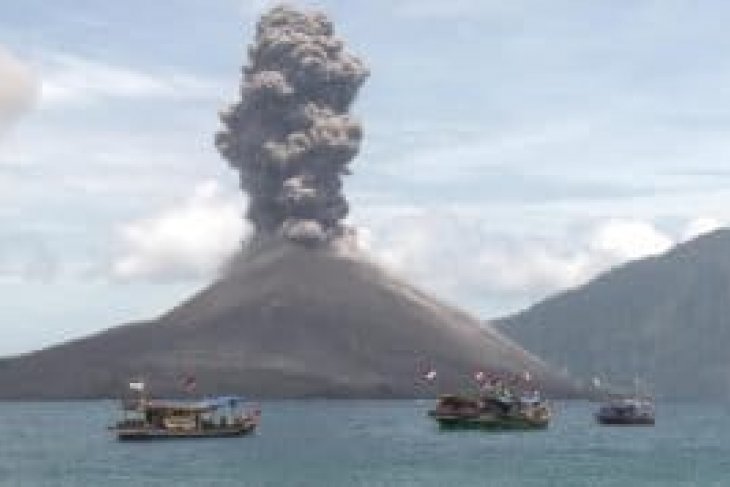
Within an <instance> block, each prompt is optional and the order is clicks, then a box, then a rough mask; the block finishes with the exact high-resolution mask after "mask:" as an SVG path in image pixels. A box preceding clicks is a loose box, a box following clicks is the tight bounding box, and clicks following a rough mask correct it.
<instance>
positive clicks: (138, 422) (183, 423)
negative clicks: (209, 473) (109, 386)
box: [110, 396, 260, 441]
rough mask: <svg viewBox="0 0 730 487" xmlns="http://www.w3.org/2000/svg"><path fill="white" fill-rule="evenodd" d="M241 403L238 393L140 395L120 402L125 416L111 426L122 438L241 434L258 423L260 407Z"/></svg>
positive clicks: (229, 435) (171, 437) (221, 436)
mask: <svg viewBox="0 0 730 487" xmlns="http://www.w3.org/2000/svg"><path fill="white" fill-rule="evenodd" d="M243 404H244V400H243V399H242V398H240V397H237V396H226V397H217V398H212V399H204V400H197V401H172V400H157V399H146V398H144V397H142V396H140V397H139V398H137V399H134V400H130V401H126V402H123V405H122V411H123V415H124V416H123V418H122V420H121V421H119V422H118V423H117V424H116V425H114V426H112V427H111V428H110V429H111V430H114V431H115V432H116V435H117V438H118V439H119V440H122V441H127V440H156V439H176V438H224V437H237V436H244V435H248V434H250V433H253V432H254V430H255V429H256V427H257V426H258V423H259V418H260V410H259V409H258V408H256V409H254V410H243V408H242V405H243Z"/></svg>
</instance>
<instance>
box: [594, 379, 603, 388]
mask: <svg viewBox="0 0 730 487" xmlns="http://www.w3.org/2000/svg"><path fill="white" fill-rule="evenodd" d="M593 387H595V388H596V389H598V388H599V387H601V379H599V378H598V377H594V378H593Z"/></svg>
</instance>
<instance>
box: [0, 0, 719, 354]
mask: <svg viewBox="0 0 730 487" xmlns="http://www.w3.org/2000/svg"><path fill="white" fill-rule="evenodd" d="M289 3H290V4H293V5H301V6H304V7H307V8H311V7H315V8H319V9H321V10H324V11H325V12H326V13H327V14H328V15H330V17H331V18H332V19H333V21H334V22H335V25H336V31H337V32H338V34H339V35H340V36H342V37H343V38H344V39H345V40H346V43H347V45H348V46H349V49H351V50H352V51H354V52H355V53H357V54H358V55H359V56H360V57H362V58H363V59H364V61H365V62H366V63H367V64H368V66H369V67H370V70H371V76H370V78H369V79H368V81H367V82H366V83H365V85H364V87H363V88H362V90H361V93H360V96H359V98H358V100H357V102H356V104H355V106H354V107H353V111H354V112H355V113H356V114H357V115H358V117H359V118H360V119H361V121H362V124H363V127H364V132H365V138H364V141H363V146H362V150H361V152H360V154H359V156H358V158H357V159H356V161H355V162H354V163H353V166H352V169H353V171H354V174H353V175H352V176H350V177H348V179H347V181H346V183H345V192H346V195H347V197H348V199H349V200H350V203H351V207H352V212H351V214H350V216H349V223H350V224H351V225H352V226H354V227H355V228H356V229H357V231H358V236H359V241H360V244H361V246H362V248H363V249H364V251H365V252H367V254H368V255H369V256H371V258H373V259H374V260H376V261H378V262H380V263H381V264H382V265H384V266H386V267H388V268H389V269H391V270H392V271H393V272H396V273H399V274H401V275H403V276H405V277H407V278H408V279H410V280H412V281H413V282H415V283H416V284H418V285H420V286H422V287H423V288H425V289H427V290H429V291H431V292H433V293H434V294H436V295H438V296H440V297H441V298H443V299H444V300H446V301H448V302H451V303H453V304H456V305H458V306H461V307H463V308H464V309H466V310H468V311H470V312H472V313H474V314H475V315H478V316H480V317H483V318H485V319H487V318H491V317H496V316H502V315H505V314H509V313H512V312H516V311H518V310H520V309H523V308H524V307H526V306H529V305H530V304H533V303H535V302H536V301H538V300H540V299H544V298H545V297H547V296H550V295H551V294H553V293H555V292H559V291H561V290H564V289H567V288H571V287H575V286H579V285H581V284H583V283H585V282H587V281H588V280H590V279H591V278H592V277H594V276H596V275H597V274H599V273H601V272H605V271H606V270H608V269H610V268H612V267H613V266H616V265H620V264H622V263H624V262H627V261H630V260H633V259H638V258H642V257H645V256H649V255H654V254H657V253H661V252H664V251H666V250H668V249H670V248H671V247H672V246H674V245H676V244H678V243H681V242H684V241H687V240H689V239H691V238H693V237H695V236H697V235H700V234H702V233H705V232H708V231H711V230H713V229H716V228H718V227H720V226H723V225H724V224H726V223H727V222H728V221H730V208H729V207H728V205H727V204H726V203H727V202H728V201H730V188H729V187H728V184H727V183H728V181H730V167H728V165H727V159H728V157H729V156H730V137H727V135H726V131H727V129H728V128H729V127H730V57H728V56H727V52H728V48H729V47H730V36H728V35H727V33H726V30H727V25H728V24H730V4H728V3H726V2H721V1H719V0H717V1H709V0H706V1H680V0H662V1H659V0H655V1H649V0H643V1H642V0H636V1H633V0H632V1H624V0H616V1H611V2H579V1H576V0H553V1H550V2H544V1H526V0H525V1H521V0H514V1H510V2H504V1H501V0H499V1H497V0H494V1H492V0H449V1H441V0H368V1H355V0H321V1H307V2H304V1H293V2H289ZM272 4H273V2H268V1H262V0H160V1H156V2H149V1H148V0H126V1H124V2H98V1H91V0H55V1H54V2H47V1H44V0H25V1H23V2H2V3H0V296H1V298H0V302H1V303H2V313H1V314H0V337H1V338H2V340H0V355H14V354H18V353H23V352H27V351H30V350H35V349H39V348H42V347H45V346H48V345H50V344H54V343H58V342H61V341H64V340H68V339H72V338H76V337H81V336H85V335H88V334H90V333H95V332H98V331H100V330H103V329H106V328H109V327H111V326H114V325H118V324H121V323H126V322H130V321H138V320H145V319H150V318H153V317H155V316H157V315H159V314H160V313H163V312H164V311H166V310H167V309H169V308H170V307H172V306H174V305H176V304H178V303H179V302H180V301H181V300H183V299H185V298H186V297H188V296H190V295H191V294H192V293H194V292H195V291H196V290H198V289H200V288H202V287H204V286H205V285H206V284H208V283H209V282H211V281H212V280H213V279H215V277H216V275H217V274H218V272H219V269H220V267H221V265H222V264H223V263H224V262H225V261H226V259H227V258H229V257H230V256H231V255H232V253H234V252H235V251H236V249H238V248H239V245H240V242H241V241H242V240H243V239H245V238H246V237H247V235H250V232H251V230H250V227H249V226H248V225H247V224H246V222H245V221H244V219H243V216H242V215H243V213H244V212H245V206H246V198H245V195H243V194H242V193H241V192H240V190H239V189H238V187H237V175H236V173H235V172H233V171H232V170H231V169H229V168H228V166H227V163H226V162H225V161H224V160H223V159H221V157H220V156H219V155H218V154H217V153H216V151H215V148H214V147H213V142H212V141H213V134H214V133H215V131H216V130H217V129H218V127H219V124H218V120H217V113H218V112H219V111H220V110H221V109H223V108H225V107H226V106H227V105H228V104H229V103H232V102H233V101H235V99H236V97H237V96H238V94H237V87H238V85H239V76H240V67H241V65H242V64H243V63H244V62H245V53H246V46H247V44H248V43H249V42H250V40H251V39H252V36H253V32H254V26H255V21H256V18H257V16H258V15H259V14H260V13H261V12H262V11H264V10H265V9H267V8H269V7H270V6H271V5H272Z"/></svg>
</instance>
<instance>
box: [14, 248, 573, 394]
mask: <svg viewBox="0 0 730 487" xmlns="http://www.w3.org/2000/svg"><path fill="white" fill-rule="evenodd" d="M432 367H433V368H435V370H436V371H437V374H438V375H437V380H436V384H435V385H434V386H428V385H426V384H424V383H423V381H422V380H421V379H420V377H421V375H422V374H424V373H425V372H426V371H428V370H430V369H431V368H432ZM479 369H482V370H485V369H486V370H492V371H497V370H507V371H512V372H514V373H522V372H523V371H525V370H529V371H530V372H531V373H532V375H533V376H534V377H535V381H536V382H537V383H539V384H541V385H543V386H544V387H545V388H546V389H547V390H548V391H549V392H552V393H553V394H557V395H565V394H570V393H572V391H573V390H572V386H571V385H570V384H568V383H567V381H565V379H563V378H562V377H558V376H556V375H555V374H553V373H552V372H551V371H550V370H549V369H548V368H547V367H546V366H545V364H544V363H543V362H542V361H540V360H539V359H537V358H536V357H535V356H533V355H531V354H529V353H527V352H526V351H524V350H523V349H522V348H520V347H519V346H517V345H516V344H515V343H513V342H512V341H510V340H509V339H507V338H505V337H504V336H502V335H501V334H500V333H499V332H497V331H496V330H494V329H492V328H490V327H487V328H483V327H480V323H479V321H478V320H476V319H475V318H473V317H471V316H469V315H467V314H465V313H463V312H460V311H458V310H456V309H454V308H451V307H449V306H447V305H445V304H443V303H441V302H439V301H437V300H436V299H434V298H432V297H430V296H428V295H426V294H424V293H422V292H420V291H418V290H416V289H414V288H413V287H411V286H410V285H408V284H406V283H404V282H403V281H401V280H399V279H397V278H395V277H392V276H390V275H389V274H387V273H386V272H384V271H383V270H381V269H380V268H378V267H377V266H375V265H373V264H371V263H369V262H368V261H367V260H365V259H364V258H362V256H359V255H350V254H347V255H346V254H345V253H342V252H339V251H336V250H335V249H333V248H307V247H303V246H301V245H298V244H292V243H287V242H284V241H278V242H273V243H269V244H268V245H266V246H265V247H262V248H260V249H259V250H257V251H255V252H251V253H250V254H247V256H246V257H245V258H242V259H240V260H239V262H237V263H236V264H235V265H234V268H233V269H232V270H231V272H230V274H229V275H227V276H226V277H224V278H222V279H220V280H219V281H218V282H216V283H214V284H213V285H211V286H210V287H209V288H207V289H205V290H203V291H202V292H200V293H198V294H197V295H195V296H193V297H192V298H191V299H189V300H188V301H187V302H185V303H183V304H181V305H180V306H178V307H177V308H175V309H173V310H172V311H170V312H169V313H167V314H165V315H164V316H162V317H161V318H159V319H157V320H154V321H151V322H147V323H140V324H133V325H127V326H120V327H117V328H113V329H111V330H108V331H106V332H103V333H100V334H97V335H94V336H91V337H88V338H84V339H82V340H77V341H73V342H70V343H66V344H63V345H59V346H55V347H52V348H49V349H46V350H42V351H39V352H36V353H32V354H28V355H25V356H21V357H18V358H12V359H5V360H3V361H0V398H16V399H18V398H22V399H66V398H101V397H115V396H118V395H119V394H120V393H122V392H124V391H125V389H126V385H127V381H129V380H130V379H131V378H137V377H139V378H143V379H145V380H146V381H147V383H148V384H149V386H150V389H151V390H152V392H153V393H155V394H158V395H180V394H181V388H180V387H179V384H180V381H181V378H182V377H185V376H187V375H193V376H195V377H196V378H197V383H198V389H199V390H198V391H197V392H198V393H201V394H218V393H241V394H246V395H251V396H256V397H416V396H431V397H432V396H434V395H435V394H436V393H437V392H438V391H439V390H441V391H455V390H458V389H462V388H466V387H473V384H472V383H471V376H472V374H473V373H474V371H475V370H479Z"/></svg>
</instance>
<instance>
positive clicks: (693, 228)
mask: <svg viewBox="0 0 730 487" xmlns="http://www.w3.org/2000/svg"><path fill="white" fill-rule="evenodd" d="M722 226H723V222H721V221H720V220H718V219H717V218H714V217H710V216H702V217H697V218H695V219H693V220H691V221H690V222H689V223H688V224H687V226H686V227H685V229H684V232H683V234H682V240H691V239H693V238H695V237H699V236H700V235H704V234H705V233H710V232H712V231H715V230H717V229H719V228H720V227H722Z"/></svg>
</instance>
